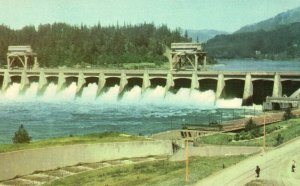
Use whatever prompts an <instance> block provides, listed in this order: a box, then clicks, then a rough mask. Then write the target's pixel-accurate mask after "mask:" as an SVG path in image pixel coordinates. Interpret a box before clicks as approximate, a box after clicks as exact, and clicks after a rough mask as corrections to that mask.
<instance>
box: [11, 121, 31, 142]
mask: <svg viewBox="0 0 300 186" xmlns="http://www.w3.org/2000/svg"><path fill="white" fill-rule="evenodd" d="M30 140H31V137H30V136H29V134H28V132H27V131H26V129H25V128H24V126H23V125H21V126H20V127H19V129H18V131H17V132H15V136H14V137H13V142H14V143H30Z"/></svg>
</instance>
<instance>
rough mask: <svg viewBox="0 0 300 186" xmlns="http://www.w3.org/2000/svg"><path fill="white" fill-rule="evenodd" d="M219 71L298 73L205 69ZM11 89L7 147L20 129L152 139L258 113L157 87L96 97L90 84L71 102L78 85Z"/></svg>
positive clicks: (2, 125) (231, 63)
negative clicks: (41, 90)
mask: <svg viewBox="0 0 300 186" xmlns="http://www.w3.org/2000/svg"><path fill="white" fill-rule="evenodd" d="M209 69H210V70H217V71H237V70H239V71H299V70H300V62H299V61H285V62H278V61H253V60H222V61H220V63H219V64H216V65H213V66H210V67H209ZM19 86H20V85H19V84H18V83H13V84H12V85H10V87H9V88H8V89H7V91H6V92H2V93H0V118H1V120H0V143H11V141H12V140H11V139H12V137H13V135H14V132H15V131H16V130H17V129H18V127H19V126H20V125H21V124H23V125H24V126H25V128H26V129H27V130H28V132H29V134H30V135H31V136H32V138H33V140H39V139H45V138H49V137H58V136H68V135H78V134H85V133H93V132H105V131H117V132H124V133H130V134H143V135H151V134H153V133H157V132H161V131H166V130H171V129H178V128H181V127H182V124H196V123H197V124H199V123H203V124H208V123H210V122H214V121H218V122H222V121H224V120H230V119H234V118H240V117H244V116H251V115H256V114H258V113H260V112H261V111H260V109H261V107H260V106H255V105H254V106H252V107H242V106H241V103H242V99H241V98H234V99H229V100H224V99H219V100H217V101H216V102H215V93H214V92H213V91H212V90H207V91H204V92H200V91H198V90H190V89H187V88H181V89H180V90H178V91H177V92H176V93H172V92H168V93H167V94H166V96H165V93H164V88H163V87H161V86H157V87H155V88H153V89H148V90H147V91H146V92H144V93H143V94H142V93H141V88H140V87H138V86H135V87H134V88H132V89H131V90H129V91H127V92H125V94H124V95H123V97H122V98H120V99H119V98H118V89H119V87H118V85H115V86H114V87H111V88H109V89H108V91H107V92H105V93H103V94H102V95H100V96H99V97H96V92H97V85H96V84H89V85H88V86H87V87H85V88H84V90H83V93H82V96H81V97H77V98H76V97H75V92H76V83H72V84H70V85H69V86H68V87H66V88H65V89H64V90H63V91H61V92H59V93H56V85H55V84H53V83H50V84H49V85H48V86H47V89H46V91H45V93H44V95H42V96H37V88H38V84H37V83H31V84H30V87H29V88H28V89H27V90H26V92H25V94H23V95H20V94H19V91H18V90H19Z"/></svg>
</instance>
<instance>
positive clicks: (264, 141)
mask: <svg viewBox="0 0 300 186" xmlns="http://www.w3.org/2000/svg"><path fill="white" fill-rule="evenodd" d="M265 149H266V113H265V112H264V137H263V150H264V152H265Z"/></svg>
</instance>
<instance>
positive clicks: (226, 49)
mask: <svg viewBox="0 0 300 186" xmlns="http://www.w3.org/2000/svg"><path fill="white" fill-rule="evenodd" d="M299 36H300V22H297V23H291V24H289V25H285V26H281V27H280V28H277V29H273V30H270V31H264V30H259V31H256V32H245V33H234V34H230V35H219V36H216V37H214V38H213V39H210V40H208V41H207V43H206V44H205V46H204V50H205V51H207V52H208V54H209V55H210V56H213V57H216V58H263V59H275V60H281V59H299V58H300V37H299Z"/></svg>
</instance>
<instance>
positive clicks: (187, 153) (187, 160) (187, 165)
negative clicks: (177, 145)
mask: <svg viewBox="0 0 300 186" xmlns="http://www.w3.org/2000/svg"><path fill="white" fill-rule="evenodd" d="M185 157H186V161H185V182H189V142H188V139H187V140H185Z"/></svg>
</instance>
